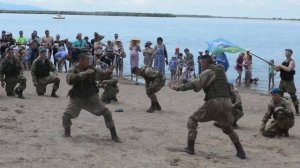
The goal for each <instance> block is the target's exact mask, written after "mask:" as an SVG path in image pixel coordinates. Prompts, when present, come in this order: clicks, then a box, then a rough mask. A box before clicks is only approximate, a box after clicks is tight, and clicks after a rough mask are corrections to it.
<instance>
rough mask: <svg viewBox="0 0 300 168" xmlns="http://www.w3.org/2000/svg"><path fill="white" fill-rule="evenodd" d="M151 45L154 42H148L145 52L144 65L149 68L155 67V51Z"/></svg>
mask: <svg viewBox="0 0 300 168" xmlns="http://www.w3.org/2000/svg"><path fill="white" fill-rule="evenodd" d="M151 45H152V42H151V41H147V42H146V44H145V49H144V50H143V55H144V65H145V66H148V67H152V65H153V57H154V49H153V48H152V47H151Z"/></svg>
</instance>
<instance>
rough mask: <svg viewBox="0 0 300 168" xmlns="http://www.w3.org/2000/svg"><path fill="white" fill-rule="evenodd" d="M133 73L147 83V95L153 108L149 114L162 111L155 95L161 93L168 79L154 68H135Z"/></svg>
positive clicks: (149, 110)
mask: <svg viewBox="0 0 300 168" xmlns="http://www.w3.org/2000/svg"><path fill="white" fill-rule="evenodd" d="M132 72H133V73H134V74H135V75H137V76H142V77H143V78H144V79H145V82H146V93H147V96H148V97H149V98H150V100H151V106H150V108H149V109H148V110H147V112H148V113H153V112H154V111H155V110H158V111H160V110H161V106H160V104H159V103H158V100H157V98H156V95H155V93H156V92H158V91H160V89H161V88H163V87H164V86H165V84H166V78H165V77H164V76H163V74H162V73H160V72H159V71H157V70H154V69H152V68H148V67H143V68H142V69H140V68H133V69H132Z"/></svg>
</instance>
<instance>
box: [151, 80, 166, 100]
mask: <svg viewBox="0 0 300 168" xmlns="http://www.w3.org/2000/svg"><path fill="white" fill-rule="evenodd" d="M165 84H166V78H165V77H162V78H156V79H155V80H154V81H153V82H152V83H151V84H150V85H149V86H146V94H147V96H148V97H149V98H150V100H151V102H158V101H157V97H156V95H155V93H156V92H158V91H160V90H161V89H162V88H163V87H164V86H165Z"/></svg>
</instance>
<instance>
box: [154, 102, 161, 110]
mask: <svg viewBox="0 0 300 168" xmlns="http://www.w3.org/2000/svg"><path fill="white" fill-rule="evenodd" d="M155 109H156V110H158V111H161V106H160V104H159V103H158V102H156V103H155Z"/></svg>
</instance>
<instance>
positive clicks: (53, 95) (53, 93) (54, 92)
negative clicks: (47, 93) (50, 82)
mask: <svg viewBox="0 0 300 168" xmlns="http://www.w3.org/2000/svg"><path fill="white" fill-rule="evenodd" d="M51 97H58V96H57V94H56V90H55V89H52V93H51Z"/></svg>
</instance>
